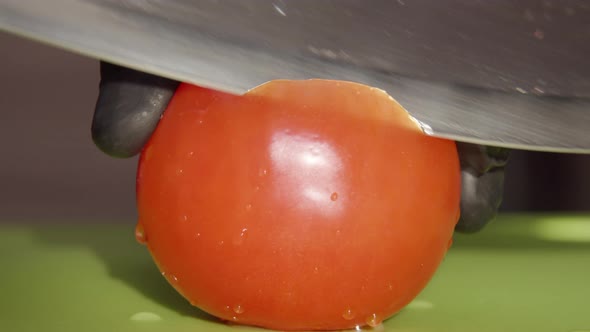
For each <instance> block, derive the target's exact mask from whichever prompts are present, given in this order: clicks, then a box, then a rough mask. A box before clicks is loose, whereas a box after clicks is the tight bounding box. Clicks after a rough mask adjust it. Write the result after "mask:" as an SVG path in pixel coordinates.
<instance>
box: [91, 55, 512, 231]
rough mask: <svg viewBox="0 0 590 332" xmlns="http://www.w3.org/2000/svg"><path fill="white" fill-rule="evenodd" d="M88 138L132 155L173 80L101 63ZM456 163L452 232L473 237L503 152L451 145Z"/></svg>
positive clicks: (497, 187)
mask: <svg viewBox="0 0 590 332" xmlns="http://www.w3.org/2000/svg"><path fill="white" fill-rule="evenodd" d="M100 73H101V82H100V89H99V96H98V100H97V103H96V109H95V112H94V119H93V123H92V138H93V140H94V142H95V144H96V145H97V146H98V147H99V148H100V149H101V150H102V151H103V152H105V153H106V154H108V155H111V156H113V157H119V158H126V157H131V156H134V155H136V154H137V153H139V152H140V151H141V148H142V147H143V145H144V144H145V143H146V142H147V141H148V139H149V138H150V136H151V134H152V132H153V130H154V129H155V128H156V125H157V124H158V121H159V120H160V116H161V114H162V113H163V112H164V110H165V109H166V107H167V105H168V102H169V101H170V99H171V98H172V96H173V95H174V92H175V91H176V88H177V87H178V85H179V82H176V81H172V80H169V79H166V78H162V77H158V76H153V75H150V74H146V73H142V72H138V71H135V70H132V69H128V68H123V67H120V66H116V65H112V64H108V63H104V62H103V63H101V68H100ZM457 150H458V152H459V158H460V161H461V173H462V185H463V187H462V193H461V218H460V220H459V222H458V224H457V226H456V230H457V231H458V232H462V233H474V232H477V231H479V230H481V229H482V228H483V227H484V226H485V225H486V224H487V223H488V222H490V221H491V220H492V219H493V218H494V217H495V216H496V214H497V211H498V208H499V206H500V203H501V201H502V193H503V189H504V166H505V165H506V162H507V160H508V151H507V150H505V149H501V148H492V147H487V146H481V145H475V144H468V143H461V142H457Z"/></svg>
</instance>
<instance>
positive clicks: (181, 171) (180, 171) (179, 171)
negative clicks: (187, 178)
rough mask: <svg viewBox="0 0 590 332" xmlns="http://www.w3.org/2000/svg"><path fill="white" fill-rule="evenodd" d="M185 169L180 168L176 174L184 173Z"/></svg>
mask: <svg viewBox="0 0 590 332" xmlns="http://www.w3.org/2000/svg"><path fill="white" fill-rule="evenodd" d="M183 172H184V171H183V170H182V168H179V169H177V170H176V175H182V173H183Z"/></svg>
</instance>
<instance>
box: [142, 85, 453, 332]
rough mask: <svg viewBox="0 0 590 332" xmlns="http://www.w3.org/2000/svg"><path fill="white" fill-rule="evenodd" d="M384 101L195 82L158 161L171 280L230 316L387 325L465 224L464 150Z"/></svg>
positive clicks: (154, 236)
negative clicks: (238, 90) (226, 88)
mask: <svg viewBox="0 0 590 332" xmlns="http://www.w3.org/2000/svg"><path fill="white" fill-rule="evenodd" d="M380 93H381V92H379V91H376V90H374V89H371V88H369V87H364V86H360V85H356V84H352V83H335V82H330V81H322V80H309V81H277V82H272V83H269V84H267V85H264V86H261V87H258V88H256V89H254V90H252V91H251V92H250V93H248V94H247V95H245V96H231V95H227V94H224V93H221V92H216V91H211V90H208V89H204V88H200V87H196V86H192V85H188V84H182V85H181V86H180V87H179V89H178V91H177V92H176V94H175V96H174V98H173V99H172V101H171V103H170V105H169V107H168V109H167V110H166V112H165V114H164V116H163V118H162V120H161V122H160V124H159V125H158V128H157V129H156V131H155V133H154V135H153V136H152V138H151V140H150V142H149V143H148V144H147V146H146V147H145V150H144V151H143V153H142V155H141V158H140V162H139V168H138V178H137V207H138V212H139V222H138V227H140V228H142V229H143V236H144V237H145V239H146V245H147V246H148V249H149V251H150V253H151V254H152V257H153V258H154V261H155V262H156V264H157V265H158V267H159V268H160V270H161V271H162V272H163V273H164V275H165V276H166V278H167V280H168V281H169V282H170V283H171V285H172V286H173V287H174V288H175V289H176V290H178V292H180V293H181V294H182V295H183V296H184V297H185V298H187V299H188V300H189V301H191V303H193V304H194V305H195V306H197V307H199V308H201V309H202V310H204V311H206V312H208V313H210V314H212V315H214V316H217V317H220V318H222V319H225V320H229V321H235V322H237V323H241V324H248V325H255V326H262V327H266V328H272V329H281V330H335V329H348V328H353V327H355V326H357V325H361V326H362V325H367V324H369V325H375V324H378V323H379V322H381V321H382V320H384V319H386V318H389V317H391V316H392V315H393V314H395V313H397V312H398V311H399V310H400V309H401V308H403V307H404V306H405V305H406V304H407V303H409V302H410V301H411V300H412V299H413V298H414V297H415V296H416V295H417V294H418V293H419V292H420V291H421V290H422V289H423V288H424V287H425V286H426V284H427V283H428V281H429V280H430V279H431V277H432V276H433V275H434V273H435V271H436V269H437V268H438V266H439V264H440V262H441V261H442V259H443V257H444V255H445V254H446V251H447V249H448V246H449V243H450V242H449V241H450V240H451V238H452V234H453V229H454V226H455V224H456V222H457V220H458V218H459V199H460V167H459V161H458V157H457V152H456V147H455V145H454V142H452V141H447V140H441V139H436V138H432V137H427V136H426V135H423V134H422V133H421V132H420V130H419V129H418V127H417V126H416V125H415V124H414V123H413V122H412V121H411V120H408V118H407V115H406V114H405V112H404V111H403V110H402V109H401V108H400V107H399V106H398V105H397V104H395V102H393V101H392V100H389V99H387V98H385V97H384V96H383V95H380Z"/></svg>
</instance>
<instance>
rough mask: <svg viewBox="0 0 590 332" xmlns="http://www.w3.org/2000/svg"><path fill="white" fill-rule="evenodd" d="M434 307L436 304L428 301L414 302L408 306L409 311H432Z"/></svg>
mask: <svg viewBox="0 0 590 332" xmlns="http://www.w3.org/2000/svg"><path fill="white" fill-rule="evenodd" d="M433 307H434V304H433V303H432V302H430V301H426V300H414V301H412V302H410V303H409V304H408V306H407V308H408V309H421V310H425V309H432V308H433Z"/></svg>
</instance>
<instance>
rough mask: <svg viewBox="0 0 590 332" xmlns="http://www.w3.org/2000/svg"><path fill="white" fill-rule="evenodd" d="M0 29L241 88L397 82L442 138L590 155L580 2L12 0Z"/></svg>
mask: <svg viewBox="0 0 590 332" xmlns="http://www.w3.org/2000/svg"><path fill="white" fill-rule="evenodd" d="M547 4H549V6H548V5H547ZM548 22H549V23H548ZM0 30H3V31H7V32H10V33H14V34H17V35H20V36H23V37H25V38H30V39H34V40H37V41H39V42H42V43H46V44H50V45H53V46H56V47H60V48H63V49H66V50H69V51H72V52H76V53H79V54H83V55H86V56H89V57H93V58H97V59H101V60H105V61H109V62H113V63H117V64H120V65H124V66H127V67H130V68H134V69H137V70H142V71H145V72H149V73H153V74H156V75H161V76H165V77H169V78H173V79H177V80H179V81H184V82H189V83H194V84H198V85H202V86H206V87H210V88H215V89H219V90H223V91H226V92H231V93H243V92H245V91H247V90H248V89H250V88H253V87H255V86H257V85H260V84H262V83H264V82H267V81H269V80H273V79H307V78H326V79H338V80H349V81H355V82H359V83H364V84H368V85H371V86H374V87H378V88H380V89H383V90H385V91H387V92H388V93H389V94H390V95H391V96H392V97H394V98H395V99H396V100H397V101H398V102H399V103H400V104H401V105H403V107H404V108H405V109H406V110H407V111H408V112H409V113H410V114H411V115H412V116H413V117H414V118H416V119H417V120H419V121H420V123H421V124H422V126H423V129H424V132H425V133H426V134H428V135H433V136H436V137H442V138H449V139H454V140H459V141H464V142H471V143H478V144H485V145H491V146H501V147H508V148H515V149H524V150H539V151H550V152H564V153H589V152H590V134H588V133H589V130H590V98H589V97H590V64H589V61H588V60H587V59H590V7H588V5H586V4H585V3H584V2H580V1H562V2H559V3H555V4H554V3H552V2H550V1H543V2H541V1H522V2H518V4H512V3H511V2H509V1H494V2H490V3H487V4H486V3H483V4H482V3H481V2H473V1H460V0H450V1H445V2H441V1H432V0H430V1H428V0H422V1H418V0H415V1H410V0H397V1H389V0H382V1H371V2H367V1H362V0H340V1H338V0H333V1H316V0H297V1H287V0H282V1H281V0H277V1H260V0H241V1H223V0H217V1H216V0H202V1H189V0H166V1H164V0H126V1H125V0H123V1H115V0H53V1H45V0H3V1H1V2H0Z"/></svg>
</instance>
